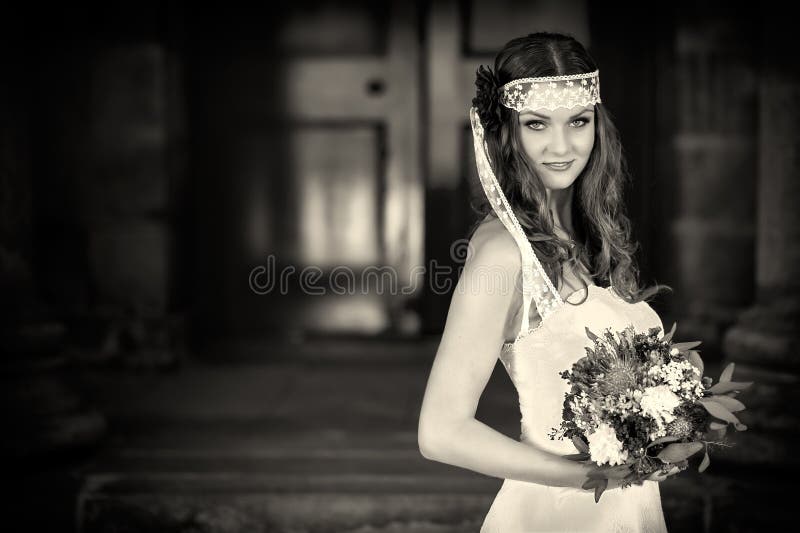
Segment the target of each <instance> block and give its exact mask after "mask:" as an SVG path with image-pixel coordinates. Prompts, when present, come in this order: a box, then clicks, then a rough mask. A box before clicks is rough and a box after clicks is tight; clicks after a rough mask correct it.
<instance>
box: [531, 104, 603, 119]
mask: <svg viewBox="0 0 800 533" xmlns="http://www.w3.org/2000/svg"><path fill="white" fill-rule="evenodd" d="M587 111H588V112H590V113H594V108H590V107H587V108H585V109H581V110H580V111H578V112H577V113H575V114H574V115H572V116H571V117H569V119H570V120H575V119H576V118H578V117H579V116H581V115H583V114H584V113H586V112H587ZM523 115H533V116H535V117H538V118H541V119H543V120H550V118H551V117H548V116H547V115H542V114H541V113H537V112H536V111H523V112H522V113H520V114H519V116H523Z"/></svg>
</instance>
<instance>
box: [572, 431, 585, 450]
mask: <svg viewBox="0 0 800 533" xmlns="http://www.w3.org/2000/svg"><path fill="white" fill-rule="evenodd" d="M572 444H574V445H575V448H577V449H578V451H579V452H583V453H589V445H588V444H586V442H584V440H583V439H582V438H580V437H579V436H578V435H573V437H572Z"/></svg>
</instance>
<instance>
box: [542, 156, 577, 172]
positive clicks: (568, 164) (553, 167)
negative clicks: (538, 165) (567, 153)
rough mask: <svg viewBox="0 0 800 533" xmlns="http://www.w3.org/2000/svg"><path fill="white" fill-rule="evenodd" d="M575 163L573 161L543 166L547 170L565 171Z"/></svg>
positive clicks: (555, 162)
mask: <svg viewBox="0 0 800 533" xmlns="http://www.w3.org/2000/svg"><path fill="white" fill-rule="evenodd" d="M574 161H575V160H574V159H572V160H570V161H552V162H549V163H542V164H543V165H544V166H546V167H547V168H549V169H550V170H556V171H563V170H567V169H568V168H569V167H571V166H572V163H573V162H574Z"/></svg>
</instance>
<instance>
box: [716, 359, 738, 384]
mask: <svg viewBox="0 0 800 533" xmlns="http://www.w3.org/2000/svg"><path fill="white" fill-rule="evenodd" d="M734 366H735V363H731V364H729V365H728V366H726V367H725V370H723V371H722V374H720V376H719V382H720V383H729V382H730V380H731V378H732V377H733V367H734Z"/></svg>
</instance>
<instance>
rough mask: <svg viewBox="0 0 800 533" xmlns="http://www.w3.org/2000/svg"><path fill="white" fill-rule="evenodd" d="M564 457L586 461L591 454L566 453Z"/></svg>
mask: <svg viewBox="0 0 800 533" xmlns="http://www.w3.org/2000/svg"><path fill="white" fill-rule="evenodd" d="M563 457H564V459H569V460H570V461H586V460H587V459H589V458H590V457H591V456H590V455H589V454H588V453H573V454H570V455H564V456H563Z"/></svg>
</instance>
